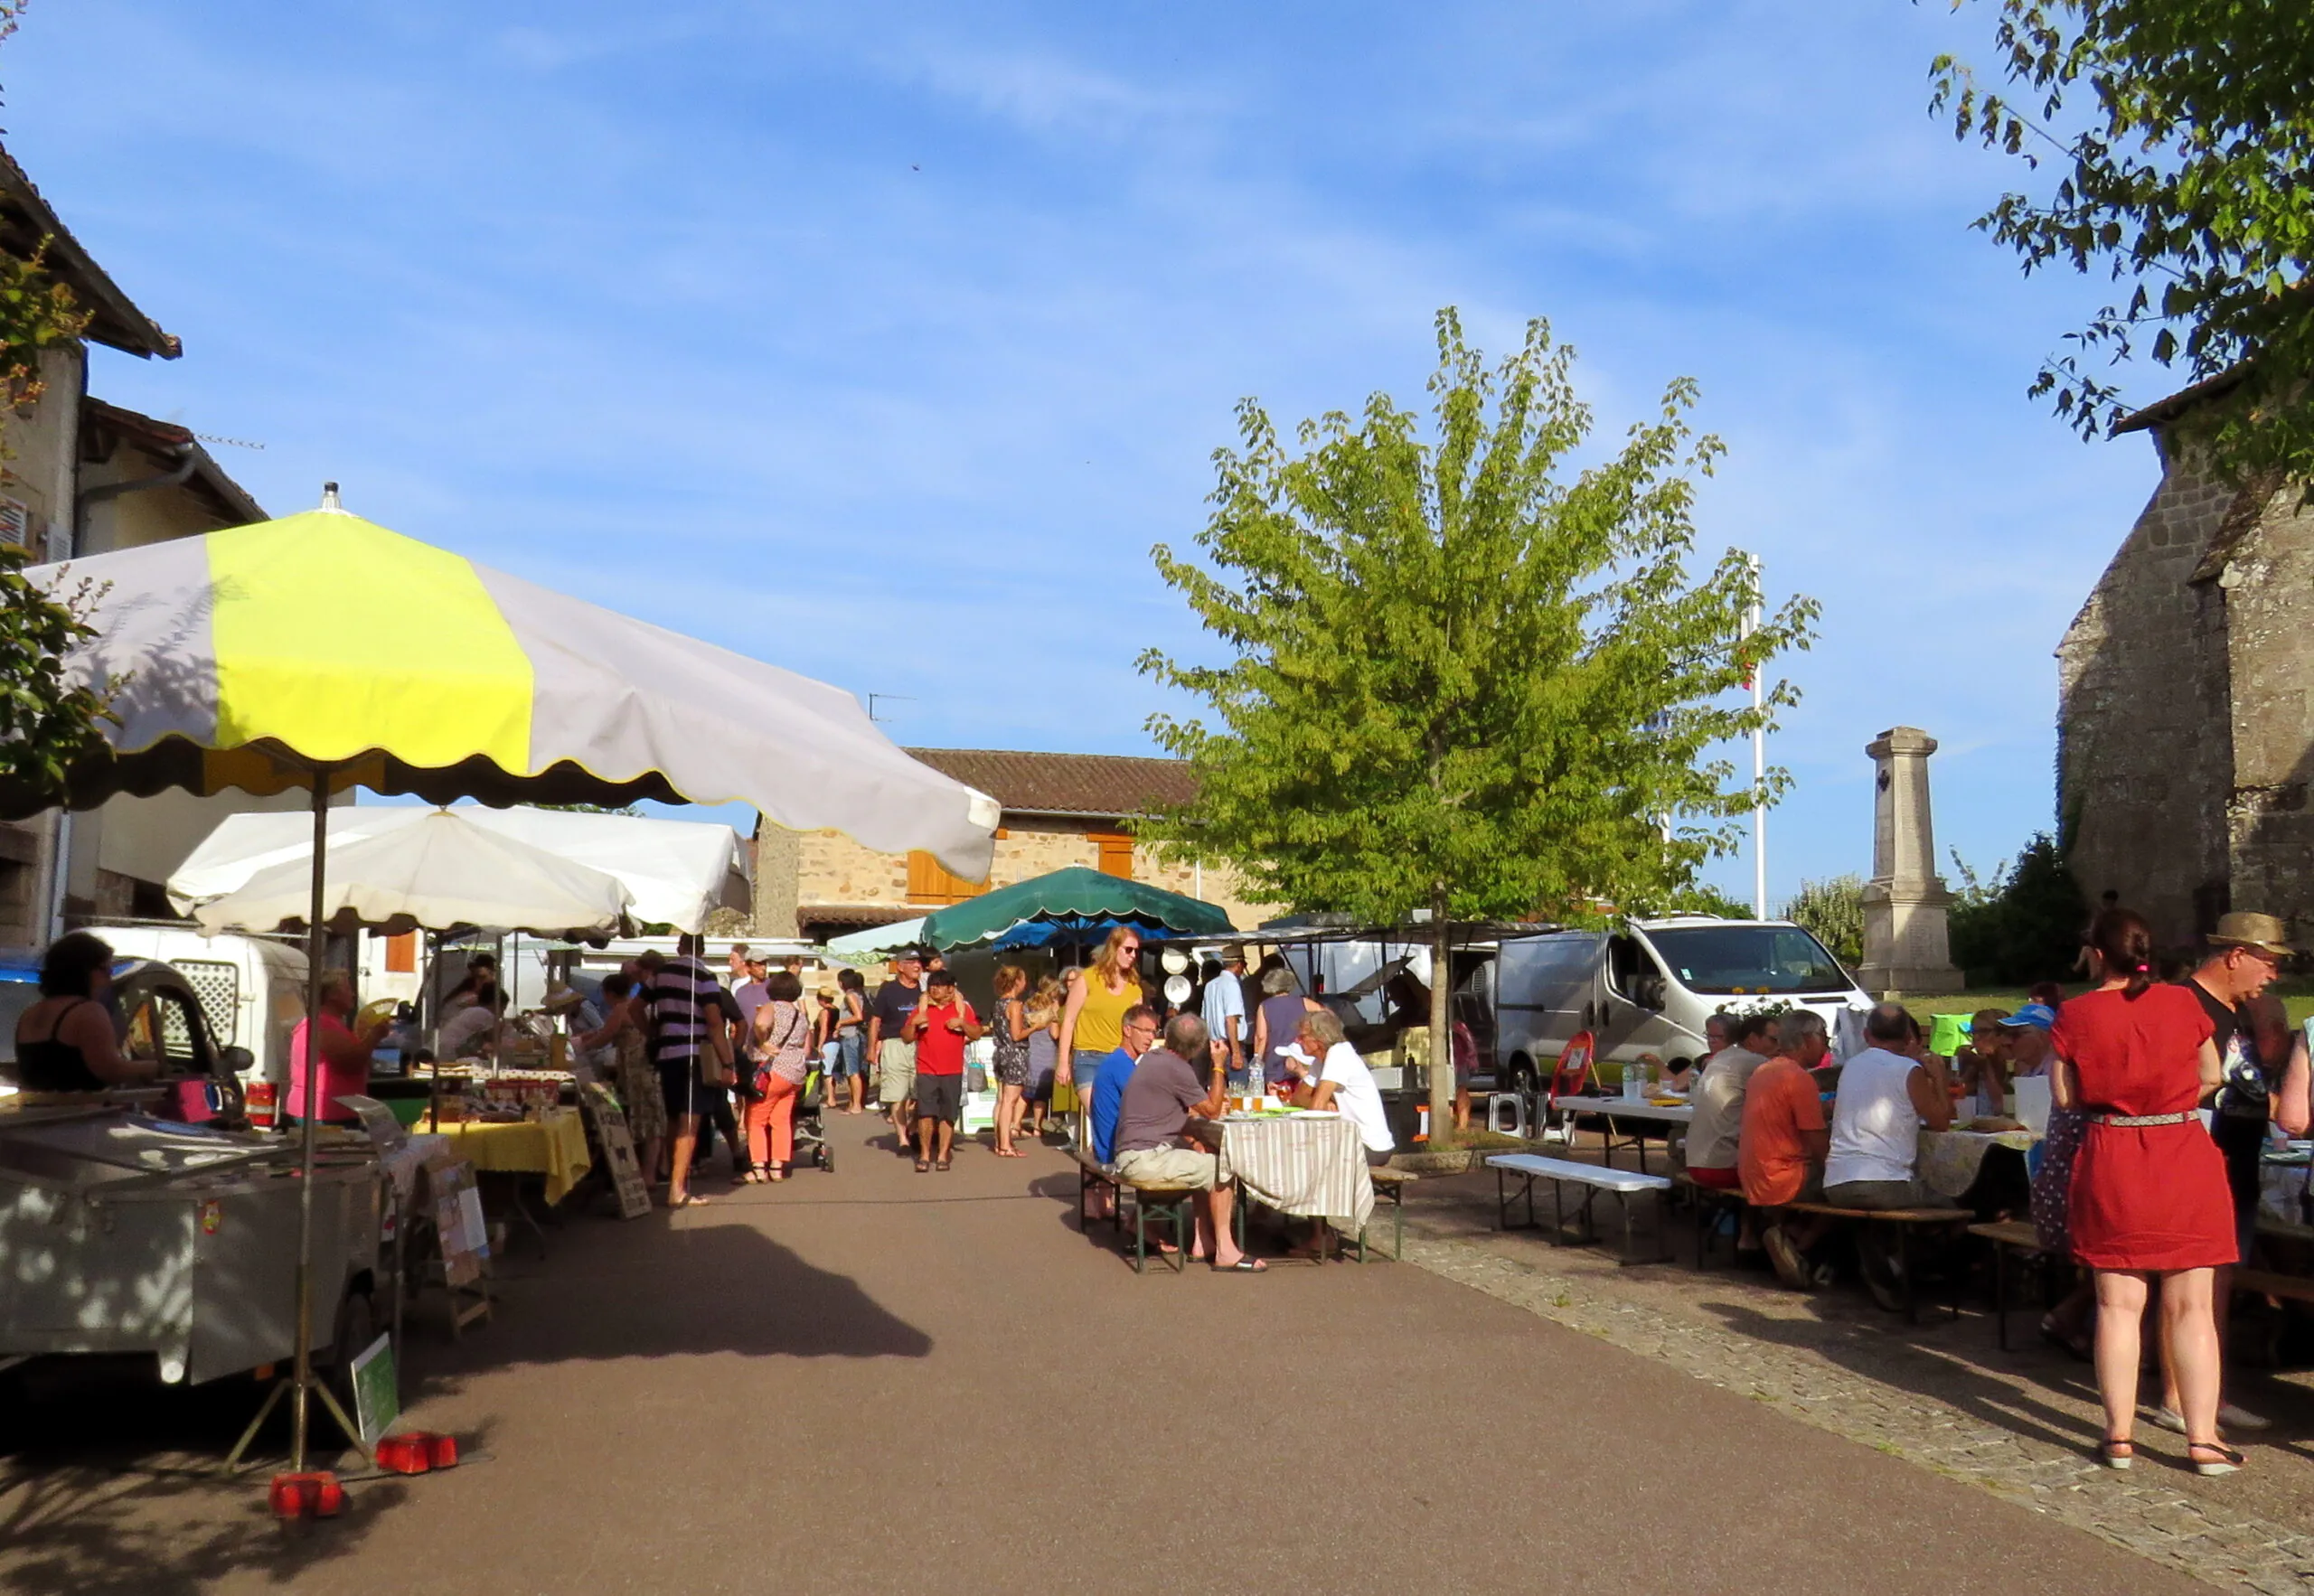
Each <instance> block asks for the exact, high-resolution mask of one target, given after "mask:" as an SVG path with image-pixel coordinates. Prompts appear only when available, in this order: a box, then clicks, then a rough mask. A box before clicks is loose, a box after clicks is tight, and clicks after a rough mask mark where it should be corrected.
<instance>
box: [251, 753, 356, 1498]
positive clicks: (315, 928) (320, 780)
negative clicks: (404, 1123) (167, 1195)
mask: <svg viewBox="0 0 2314 1596" xmlns="http://www.w3.org/2000/svg"><path fill="white" fill-rule="evenodd" d="M336 768H337V767H336V766H335V765H326V764H316V765H314V766H312V773H313V788H314V876H313V897H312V899H311V901H310V903H309V905H308V906H307V912H306V1061H305V1066H304V1068H305V1086H306V1090H305V1093H304V1102H305V1106H306V1113H305V1115H304V1123H302V1124H300V1125H299V1126H298V1127H297V1134H298V1140H299V1145H298V1153H297V1174H298V1190H297V1359H296V1364H295V1365H294V1366H293V1372H292V1374H291V1375H290V1377H289V1378H288V1379H287V1380H283V1381H280V1382H277V1384H276V1385H274V1387H273V1389H272V1390H271V1391H269V1392H268V1393H267V1394H266V1398H265V1402H264V1403H263V1404H262V1405H260V1406H259V1409H258V1411H257V1417H255V1418H254V1419H251V1420H250V1421H249V1428H248V1429H247V1430H245V1431H243V1432H241V1439H240V1442H239V1443H238V1444H237V1445H236V1446H235V1447H234V1448H233V1450H232V1452H231V1454H230V1456H228V1457H227V1459H226V1460H225V1465H226V1467H227V1468H229V1469H231V1468H236V1467H238V1466H239V1465H240V1457H241V1454H242V1452H244V1451H245V1450H248V1448H249V1442H250V1441H253V1440H254V1439H256V1436H257V1432H258V1430H259V1427H260V1426H261V1425H263V1424H264V1422H265V1421H266V1416H267V1415H268V1413H272V1412H273V1404H275V1403H277V1402H279V1401H280V1400H281V1394H282V1393H283V1392H284V1391H287V1392H288V1393H289V1471H290V1472H291V1473H293V1474H302V1473H304V1472H305V1471H306V1438H307V1435H308V1432H309V1428H310V1416H311V1414H310V1410H311V1405H312V1404H310V1402H309V1401H308V1400H307V1399H308V1397H309V1396H313V1395H318V1396H320V1398H321V1399H322V1405H323V1406H325V1407H326V1408H327V1409H329V1411H330V1416H331V1417H332V1418H334V1419H335V1420H336V1421H337V1427H338V1428H339V1429H340V1430H342V1431H343V1432H345V1437H346V1439H347V1440H348V1441H352V1442H353V1448H354V1450H356V1451H358V1452H360V1453H361V1454H362V1461H363V1462H365V1463H374V1461H375V1460H374V1459H373V1458H372V1456H371V1452H370V1449H369V1447H368V1445H367V1444H366V1443H364V1442H363V1441H362V1427H361V1426H360V1425H359V1424H356V1423H355V1422H353V1420H351V1419H349V1418H347V1417H346V1416H345V1410H344V1409H343V1408H342V1407H340V1406H338V1405H337V1398H336V1397H335V1396H334V1395H333V1394H331V1392H330V1389H329V1387H328V1386H326V1385H322V1384H320V1383H319V1382H317V1381H316V1380H315V1378H314V1290H313V1287H314V1143H315V1127H316V1125H317V1124H318V1122H319V1119H320V1116H319V1114H318V1113H316V1112H315V1111H316V1110H317V1109H318V1107H319V1106H320V1105H319V1104H317V1103H315V1101H314V1096H315V1092H316V1091H318V1090H319V1088H320V1085H321V1079H320V1070H319V1068H318V1067H317V1064H318V1059H319V1056H320V1054H321V1037H322V960H323V959H324V958H325V956H326V953H327V949H328V933H327V930H326V928H325V926H324V925H323V924H322V889H323V884H324V878H325V875H326V873H327V870H328V866H329V785H330V784H329V778H330V774H331V772H332V771H334V770H335V769H336Z"/></svg>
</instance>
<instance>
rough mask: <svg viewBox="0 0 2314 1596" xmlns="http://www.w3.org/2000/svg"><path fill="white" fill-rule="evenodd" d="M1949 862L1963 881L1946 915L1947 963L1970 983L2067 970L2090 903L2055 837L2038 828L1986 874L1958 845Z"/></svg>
mask: <svg viewBox="0 0 2314 1596" xmlns="http://www.w3.org/2000/svg"><path fill="white" fill-rule="evenodd" d="M1952 867H1953V870H1954V873H1955V874H1956V875H1957V876H1958V877H1959V878H1960V881H1961V889H1960V890H1959V891H1958V892H1957V893H1955V894H1954V895H1953V904H1952V909H1951V910H1950V912H1949V914H1948V916H1947V924H1948V925H1949V926H1950V928H1951V934H1952V962H1954V963H1955V964H1958V965H1959V966H1960V967H1961V971H1962V972H1963V973H1964V974H1965V975H1966V976H1967V978H1968V981H1969V982H1970V984H1971V985H1972V986H2026V985H2029V984H2031V983H2032V982H2034V981H2061V980H2063V979H2064V978H2065V976H2066V974H2067V973H2069V972H2071V971H2072V969H2073V966H2074V960H2075V959H2076V958H2078V957H2079V956H2080V953H2081V938H2082V933H2083V931H2084V929H2085V928H2086V927H2087V925H2088V924H2089V906H2088V904H2087V902H2086V900H2084V898H2083V897H2082V895H2081V887H2080V884H2079V883H2078V882H2076V881H2075V880H2074V877H2073V870H2072V868H2071V867H2069V866H2068V865H2067V864H2066V863H2065V854H2064V851H2063V850H2062V849H2061V848H2060V847H2059V846H2058V843H2057V841H2056V840H2055V838H2053V837H2051V836H2049V835H2048V834H2047V833H2046V832H2042V833H2039V834H2037V835H2036V836H2035V837H2034V838H2033V839H2032V840H2030V841H2028V842H2027V843H2026V844H2025V847H2024V849H2023V850H2021V851H2020V852H2018V856H2017V858H2016V859H2015V861H2014V862H2013V863H2005V864H2002V865H2000V866H1999V867H1997V868H1995V869H1994V870H1993V872H1992V874H1991V875H1990V876H1989V877H1980V876H1979V875H1978V874H1977V872H1976V871H1974V870H1972V869H1971V868H1969V867H1968V866H1967V865H1966V864H1965V863H1963V862H1962V861H1961V856H1960V854H1959V853H1957V852H1956V853H1954V854H1953V856H1952Z"/></svg>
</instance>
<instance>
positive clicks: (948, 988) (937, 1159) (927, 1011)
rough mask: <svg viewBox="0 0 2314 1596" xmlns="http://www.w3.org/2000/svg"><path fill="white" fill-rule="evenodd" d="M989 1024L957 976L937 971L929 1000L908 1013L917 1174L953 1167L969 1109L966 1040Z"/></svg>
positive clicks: (927, 981)
mask: <svg viewBox="0 0 2314 1596" xmlns="http://www.w3.org/2000/svg"><path fill="white" fill-rule="evenodd" d="M906 1029H907V1032H908V1040H909V1041H911V1042H914V1043H915V1044H916V1172H917V1174H919V1175H921V1174H923V1173H924V1172H925V1171H926V1170H927V1169H946V1168H948V1159H949V1154H950V1152H951V1150H952V1149H953V1148H954V1146H955V1140H956V1118H957V1116H958V1115H959V1114H961V1113H964V1044H966V1043H967V1042H970V1041H972V1040H974V1038H976V1037H979V1035H980V1034H981V1032H982V1031H983V1029H984V1027H983V1026H982V1024H981V1022H980V1016H979V1015H977V1014H975V1013H974V1012H973V1006H972V1005H971V1004H970V1003H967V1002H965V1001H964V996H963V994H962V993H960V992H958V991H957V990H956V978H955V975H954V974H952V973H951V972H948V971H945V970H935V971H932V972H929V973H928V974H927V975H926V976H925V978H924V1000H923V1001H922V1002H920V1003H918V1004H917V1006H916V1012H915V1013H913V1014H911V1015H909V1016H908V1025H907V1028H906Z"/></svg>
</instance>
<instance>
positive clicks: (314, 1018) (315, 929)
mask: <svg viewBox="0 0 2314 1596" xmlns="http://www.w3.org/2000/svg"><path fill="white" fill-rule="evenodd" d="M313 782H314V878H313V897H312V899H311V901H310V903H309V904H308V905H307V909H306V1061H305V1070H306V1090H305V1092H304V1094H303V1101H304V1103H305V1105H306V1113H305V1122H304V1123H302V1124H301V1125H299V1126H298V1127H297V1134H298V1137H299V1139H300V1145H299V1148H298V1155H297V1163H298V1171H299V1178H298V1191H297V1363H296V1381H295V1384H294V1385H293V1387H292V1389H291V1391H290V1393H289V1415H290V1417H289V1422H290V1442H289V1468H290V1470H291V1471H292V1472H293V1473H303V1472H304V1471H305V1468H306V1418H307V1408H308V1404H307V1401H306V1399H307V1397H308V1396H309V1395H310V1394H311V1393H312V1390H313V1384H314V1129H315V1121H316V1120H317V1119H318V1118H319V1117H320V1114H319V1110H320V1104H318V1103H315V1101H314V1095H315V1091H316V1090H317V1089H318V1087H319V1085H320V1072H319V1070H318V1069H317V1068H316V1067H315V1066H316V1065H317V1064H318V1062H319V1060H320V1056H321V1041H322V960H323V958H324V957H325V953H326V950H327V947H328V943H327V939H326V936H325V933H324V929H323V925H322V885H323V878H324V875H325V871H326V869H327V868H328V859H329V766H327V765H315V767H314V771H313Z"/></svg>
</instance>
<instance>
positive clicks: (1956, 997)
mask: <svg viewBox="0 0 2314 1596" xmlns="http://www.w3.org/2000/svg"><path fill="white" fill-rule="evenodd" d="M2086 990H2088V989H2087V988H2086V987H2084V986H2083V985H2081V984H2080V983H2078V982H2074V981H2068V982H2066V983H2065V995H2066V996H2067V997H2071V996H2073V995H2074V994H2075V993H2077V992H2082V991H2086ZM2266 990H2268V991H2271V992H2272V993H2274V994H2275V995H2276V996H2277V997H2279V998H2281V1000H2282V1007H2283V1008H2285V1009H2289V1010H2290V1024H2291V1025H2293V1026H2300V1025H2304V1024H2305V1023H2306V1020H2307V1017H2308V1016H2309V1015H2314V980H2309V979H2308V978H2306V977H2304V976H2290V977H2285V978H2284V979H2282V980H2281V981H2276V982H2274V984H2273V985H2272V986H2271V987H2269V988H2267V989H2266ZM1902 1001H1903V1003H1904V1005H1905V1008H1906V1009H1910V1010H1912V1014H1913V1018H1914V1019H1917V1020H1919V1021H1920V1022H1921V1024H1923V1025H1926V1024H1927V1023H1928V1019H1929V1016H1930V1015H1932V1014H1973V1013H1975V1012H1976V1011H1977V1010H1978V1009H2008V1011H2009V1012H2010V1013H2012V1014H2013V1013H2015V1012H2016V1011H2017V1010H2018V1009H2021V1008H2023V1007H2024V1006H2025V994H2024V992H2023V991H2022V990H2000V989H1993V988H1983V989H1979V990H1971V991H1965V992H1951V993H1947V994H1946V995H1945V996H1943V997H1941V998H1905V999H1904V1000H1902Z"/></svg>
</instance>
